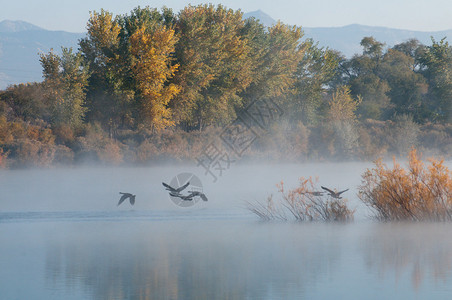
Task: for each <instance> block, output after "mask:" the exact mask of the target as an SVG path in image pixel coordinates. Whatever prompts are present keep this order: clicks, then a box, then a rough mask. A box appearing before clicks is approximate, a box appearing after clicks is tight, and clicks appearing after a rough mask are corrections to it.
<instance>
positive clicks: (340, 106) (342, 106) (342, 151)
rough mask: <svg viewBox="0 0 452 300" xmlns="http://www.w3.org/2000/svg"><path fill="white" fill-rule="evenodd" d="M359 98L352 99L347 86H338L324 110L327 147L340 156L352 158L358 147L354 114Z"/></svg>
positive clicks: (359, 101)
mask: <svg viewBox="0 0 452 300" xmlns="http://www.w3.org/2000/svg"><path fill="white" fill-rule="evenodd" d="M360 103H361V98H359V97H358V99H356V100H355V99H353V97H352V96H351V95H350V88H349V87H348V86H340V87H338V88H337V89H336V91H335V92H334V93H333V95H332V97H331V100H330V101H329V103H328V109H327V111H326V117H327V122H326V125H327V126H326V129H327V130H326V132H327V134H328V135H330V136H329V137H328V139H327V140H328V141H329V145H328V149H329V151H330V153H331V154H333V155H336V156H338V157H341V158H352V157H353V156H354V155H355V154H356V152H357V151H358V149H359V147H358V146H359V145H358V139H359V134H358V130H357V127H356V125H357V117H356V114H355V111H356V109H357V108H358V105H359V104H360Z"/></svg>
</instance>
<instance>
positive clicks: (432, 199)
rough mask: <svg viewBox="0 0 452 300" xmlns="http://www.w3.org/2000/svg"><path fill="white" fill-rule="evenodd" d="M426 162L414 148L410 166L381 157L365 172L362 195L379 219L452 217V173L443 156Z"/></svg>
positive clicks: (437, 219)
mask: <svg viewBox="0 0 452 300" xmlns="http://www.w3.org/2000/svg"><path fill="white" fill-rule="evenodd" d="M429 161H430V165H429V166H428V167H424V163H423V162H422V160H421V159H420V157H419V156H418V155H417V152H416V150H415V149H414V148H413V149H412V150H411V152H410V153H409V156H408V169H404V168H402V167H401V166H400V164H398V163H397V162H396V161H395V158H394V166H393V168H392V169H390V168H388V167H387V166H386V165H385V164H383V163H382V162H381V160H377V161H376V162H375V168H373V169H367V170H366V172H365V173H364V174H363V175H362V178H363V181H362V184H361V186H360V187H359V195H358V196H359V198H360V199H361V201H363V202H364V203H365V204H367V205H368V206H369V207H371V208H372V210H373V211H374V213H375V216H376V218H377V219H380V220H414V221H421V220H435V221H446V220H447V221H450V220H452V173H451V172H450V171H449V169H448V168H447V167H445V166H444V162H443V160H440V161H438V160H435V159H430V160H429Z"/></svg>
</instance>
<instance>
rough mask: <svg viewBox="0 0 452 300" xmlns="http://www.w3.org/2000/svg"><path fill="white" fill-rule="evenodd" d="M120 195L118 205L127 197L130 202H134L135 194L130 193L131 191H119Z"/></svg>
mask: <svg viewBox="0 0 452 300" xmlns="http://www.w3.org/2000/svg"><path fill="white" fill-rule="evenodd" d="M119 193H120V194H121V195H122V196H121V198H120V199H119V202H118V205H117V206H119V205H120V204H121V203H122V202H124V200H126V199H127V198H129V201H130V204H131V205H134V204H135V196H136V195H132V194H131V193H122V192H119Z"/></svg>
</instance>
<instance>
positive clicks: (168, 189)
mask: <svg viewBox="0 0 452 300" xmlns="http://www.w3.org/2000/svg"><path fill="white" fill-rule="evenodd" d="M162 184H163V186H164V187H165V188H166V190H167V191H170V192H177V190H176V189H175V188H173V187H172V186H170V185H169V184H166V183H164V182H162Z"/></svg>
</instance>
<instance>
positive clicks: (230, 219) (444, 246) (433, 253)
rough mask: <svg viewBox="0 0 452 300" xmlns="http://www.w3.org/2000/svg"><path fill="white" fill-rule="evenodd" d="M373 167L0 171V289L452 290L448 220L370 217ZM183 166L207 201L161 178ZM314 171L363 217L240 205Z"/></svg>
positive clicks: (103, 295)
mask: <svg viewBox="0 0 452 300" xmlns="http://www.w3.org/2000/svg"><path fill="white" fill-rule="evenodd" d="M368 166H369V165H366V164H347V165H345V164H324V165H278V166H267V167H263V166H259V167H256V166H254V167H251V166H235V168H232V167H231V169H230V170H228V171H229V173H227V174H226V173H225V174H224V176H223V177H222V178H220V179H219V180H218V182H216V183H213V182H211V180H210V178H208V177H204V175H203V173H202V172H200V171H199V170H198V169H196V168H176V167H171V168H170V167H161V168H160V167H158V168H135V169H128V168H122V169H86V168H85V169H72V170H45V171H43V170H31V171H4V172H2V173H0V188H1V190H2V193H1V195H0V197H1V198H0V299H45V300H48V299H77V300H79V299H80V300H81V299H112V300H113V299H451V297H452V239H451V238H450V236H451V232H452V224H450V223H445V224H439V223H386V224H382V223H375V222H372V221H369V220H368V219H367V218H366V215H367V214H368V212H367V211H366V209H365V207H363V206H362V205H360V204H359V202H358V200H357V198H356V195H355V194H356V188H357V186H358V185H359V184H360V174H361V173H362V172H363V171H364V169H365V168H366V167H368ZM186 171H189V172H194V173H198V174H199V175H198V176H199V177H200V178H201V179H202V181H203V184H204V191H205V192H206V194H207V195H208V196H209V202H207V203H201V202H200V203H197V204H196V205H195V206H193V207H190V208H180V207H177V206H176V205H174V204H173V203H172V202H171V201H170V199H169V198H168V196H167V194H166V192H165V190H164V189H163V187H162V186H161V181H166V182H168V181H170V180H171V178H172V177H173V176H175V175H177V174H178V173H179V172H186ZM338 174H339V175H340V176H339V175H338ZM310 175H312V176H319V179H320V183H321V184H324V185H327V186H331V187H333V188H338V189H341V188H350V191H349V192H347V193H348V195H346V196H347V197H348V198H349V200H350V204H351V205H352V206H354V207H356V209H357V216H356V220H355V222H354V223H350V224H323V223H313V224H296V223H262V222H260V221H259V220H258V219H256V218H255V217H254V216H253V215H251V214H250V213H248V212H247V211H246V210H245V209H244V206H245V205H244V201H245V200H261V199H264V198H265V197H266V196H267V195H268V194H270V193H273V194H274V195H275V196H276V193H275V192H276V189H275V187H274V185H275V183H277V182H279V181H281V180H284V181H285V183H286V184H287V185H288V186H289V187H293V186H295V184H296V181H297V178H298V177H300V176H305V177H306V176H310ZM119 191H126V192H133V193H136V194H137V199H136V204H135V206H134V207H133V208H132V207H130V205H124V204H123V205H121V206H119V207H117V206H116V203H117V201H118V199H119V194H118V192H119Z"/></svg>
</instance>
